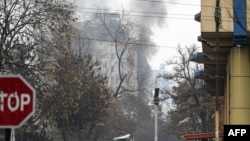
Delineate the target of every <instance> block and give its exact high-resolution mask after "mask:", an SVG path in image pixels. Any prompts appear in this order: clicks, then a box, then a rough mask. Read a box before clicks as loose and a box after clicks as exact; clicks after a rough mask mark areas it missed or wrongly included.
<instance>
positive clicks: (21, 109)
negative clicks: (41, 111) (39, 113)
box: [0, 75, 35, 128]
mask: <svg viewBox="0 0 250 141" xmlns="http://www.w3.org/2000/svg"><path fill="white" fill-rule="evenodd" d="M34 111H35V90H34V89H33V87H32V86H31V85H30V84H29V83H28V82H27V81H26V80H25V79H24V78H23V77H22V76H20V75H2V76H0V128H19V127H20V126H21V125H22V124H23V123H24V122H25V121H27V120H28V119H29V118H30V116H32V114H33V113H34Z"/></svg>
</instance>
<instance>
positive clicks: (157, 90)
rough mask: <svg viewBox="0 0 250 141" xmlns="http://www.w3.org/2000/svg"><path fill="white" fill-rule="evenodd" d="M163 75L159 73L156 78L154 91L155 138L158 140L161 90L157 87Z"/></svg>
mask: <svg viewBox="0 0 250 141" xmlns="http://www.w3.org/2000/svg"><path fill="white" fill-rule="evenodd" d="M160 77H161V75H160V74H158V75H157V76H156V78H155V91H154V107H155V140H154V141H158V105H159V92H160V88H157V80H158V78H160Z"/></svg>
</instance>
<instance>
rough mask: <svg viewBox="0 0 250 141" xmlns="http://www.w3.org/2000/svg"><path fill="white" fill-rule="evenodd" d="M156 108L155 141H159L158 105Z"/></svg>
mask: <svg viewBox="0 0 250 141" xmlns="http://www.w3.org/2000/svg"><path fill="white" fill-rule="evenodd" d="M154 106H155V141H158V105H156V104H155V105H154Z"/></svg>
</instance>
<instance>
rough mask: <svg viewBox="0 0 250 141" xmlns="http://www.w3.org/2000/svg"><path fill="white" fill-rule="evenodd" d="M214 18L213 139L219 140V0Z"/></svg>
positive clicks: (217, 0) (218, 0)
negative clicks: (214, 91)
mask: <svg viewBox="0 0 250 141" xmlns="http://www.w3.org/2000/svg"><path fill="white" fill-rule="evenodd" d="M214 20H215V29H216V47H215V53H216V76H215V79H216V82H215V90H216V94H215V141H219V81H220V74H219V50H220V41H219V38H220V35H219V33H220V32H219V28H220V24H221V8H220V0H216V6H215V12H214Z"/></svg>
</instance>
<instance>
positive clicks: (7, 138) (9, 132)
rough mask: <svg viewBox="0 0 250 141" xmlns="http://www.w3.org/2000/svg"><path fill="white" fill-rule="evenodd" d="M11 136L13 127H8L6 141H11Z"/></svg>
mask: <svg viewBox="0 0 250 141" xmlns="http://www.w3.org/2000/svg"><path fill="white" fill-rule="evenodd" d="M10 136H11V129H10V128H6V129H5V140H4V141H10Z"/></svg>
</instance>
